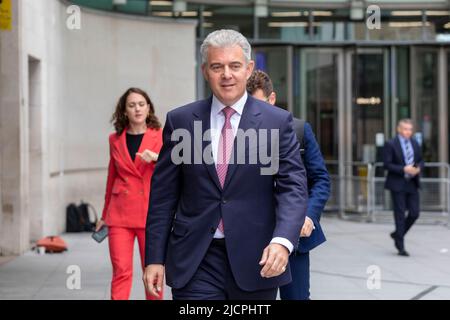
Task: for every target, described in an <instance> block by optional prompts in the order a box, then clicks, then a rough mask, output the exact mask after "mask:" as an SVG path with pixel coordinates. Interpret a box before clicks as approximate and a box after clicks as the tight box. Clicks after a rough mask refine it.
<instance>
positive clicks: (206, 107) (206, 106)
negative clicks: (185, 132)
mask: <svg viewBox="0 0 450 320" xmlns="http://www.w3.org/2000/svg"><path fill="white" fill-rule="evenodd" d="M211 103H212V96H211V97H210V98H209V99H207V100H203V101H202V103H201V104H200V105H199V107H198V108H197V109H196V110H194V112H193V115H194V121H200V123H201V126H202V136H201V137H200V139H199V137H195V128H194V122H192V123H191V132H193V133H194V134H193V136H194V142H193V144H194V154H198V155H200V157H201V159H202V162H203V163H204V164H205V166H206V169H207V170H208V173H209V175H210V177H211V179H212V180H213V182H214V184H215V185H216V187H217V188H219V190H222V187H221V186H220V181H219V177H218V176H217V171H216V166H215V164H214V162H212V163H210V164H208V163H206V162H205V161H203V152H204V150H205V148H207V147H208V146H209V145H211V130H210V129H211ZM206 131H208V133H209V134H208V135H205V132H206ZM203 137H205V139H203ZM211 158H212V154H211ZM194 160H195V156H194Z"/></svg>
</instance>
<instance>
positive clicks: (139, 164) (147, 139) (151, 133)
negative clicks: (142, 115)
mask: <svg viewBox="0 0 450 320" xmlns="http://www.w3.org/2000/svg"><path fill="white" fill-rule="evenodd" d="M156 132H157V131H156V130H152V129H150V128H147V131H145V134H144V136H143V137H142V142H141V145H140V146H139V150H138V152H139V153H142V152H143V151H144V150H145V149H148V150H151V151H154V149H155V145H156V143H157V139H156ZM130 159H131V158H130ZM145 164H147V163H146V162H145V161H143V160H141V158H140V157H135V158H134V164H133V165H134V166H135V167H136V169H137V171H138V172H139V174H140V175H141V176H142V175H143V170H145V169H146V166H145Z"/></svg>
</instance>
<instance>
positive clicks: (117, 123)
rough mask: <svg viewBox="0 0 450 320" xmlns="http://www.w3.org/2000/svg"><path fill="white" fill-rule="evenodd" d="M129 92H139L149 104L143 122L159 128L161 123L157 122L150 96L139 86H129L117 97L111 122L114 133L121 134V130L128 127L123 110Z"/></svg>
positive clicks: (149, 126)
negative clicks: (147, 113) (147, 112)
mask: <svg viewBox="0 0 450 320" xmlns="http://www.w3.org/2000/svg"><path fill="white" fill-rule="evenodd" d="M131 93H137V94H140V95H141V96H143V97H144V98H145V101H147V104H148V105H149V106H150V112H149V115H148V116H147V118H146V119H145V122H146V123H147V128H153V129H159V128H161V123H160V122H159V120H158V118H157V117H156V115H155V107H154V106H153V103H152V101H151V100H150V97H149V96H148V94H147V93H146V92H145V91H144V90H141V89H139V88H129V89H128V90H127V91H125V93H124V94H123V95H122V96H121V97H120V98H119V101H118V102H117V106H116V110H115V111H114V113H113V115H112V118H111V123H112V124H113V125H114V128H115V129H116V133H117V134H118V135H120V134H122V132H123V130H125V128H126V127H128V125H129V122H128V118H127V117H126V116H125V110H126V104H127V98H128V96H129V95H130V94H131Z"/></svg>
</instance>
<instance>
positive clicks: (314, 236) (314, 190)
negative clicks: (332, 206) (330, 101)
mask: <svg viewBox="0 0 450 320" xmlns="http://www.w3.org/2000/svg"><path fill="white" fill-rule="evenodd" d="M294 130H295V131H296V132H297V131H298V130H301V126H300V120H299V119H296V118H294ZM303 145H304V148H305V152H304V155H303V163H304V165H305V169H306V175H307V178H308V193H309V199H308V209H307V210H306V216H307V217H309V218H310V219H311V220H312V221H313V222H314V227H315V229H314V230H313V232H312V233H311V235H310V236H309V237H301V238H299V241H298V247H297V251H298V252H301V253H306V252H309V251H310V250H312V249H314V248H315V247H317V246H318V245H320V244H322V243H323V242H325V241H326V238H325V235H324V233H323V231H322V227H321V226H320V216H321V215H322V211H323V209H324V208H325V204H326V203H327V201H328V198H329V197H330V188H331V186H330V176H329V174H328V170H327V167H326V166H325V161H324V160H323V156H322V153H321V152H320V148H319V144H318V143H317V140H316V138H315V136H314V133H313V131H312V128H311V125H310V124H309V123H308V122H305V125H304V126H303Z"/></svg>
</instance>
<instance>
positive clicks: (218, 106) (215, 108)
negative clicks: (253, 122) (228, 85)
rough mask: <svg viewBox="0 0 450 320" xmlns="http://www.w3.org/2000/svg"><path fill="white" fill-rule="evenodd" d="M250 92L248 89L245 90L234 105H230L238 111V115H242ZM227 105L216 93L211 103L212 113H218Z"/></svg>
mask: <svg viewBox="0 0 450 320" xmlns="http://www.w3.org/2000/svg"><path fill="white" fill-rule="evenodd" d="M247 98H248V94H247V91H245V92H244V95H243V96H242V97H241V98H240V99H239V100H238V101H237V102H236V103H235V104H233V105H232V106H229V107H231V108H233V109H234V111H236V113H237V114H238V115H242V112H243V111H244V106H245V103H246V102H247ZM225 107H226V105H224V104H223V103H222V102H220V100H219V99H217V98H216V96H215V95H213V99H212V104H211V113H212V114H218V113H220V112H221V111H222V109H223V108H225Z"/></svg>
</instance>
